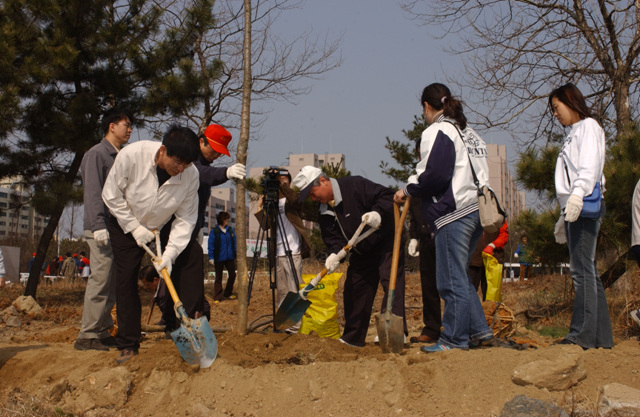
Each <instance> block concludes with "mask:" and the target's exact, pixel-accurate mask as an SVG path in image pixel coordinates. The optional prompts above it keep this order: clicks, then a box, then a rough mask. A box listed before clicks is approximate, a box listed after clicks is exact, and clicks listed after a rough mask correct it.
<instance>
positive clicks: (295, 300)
mask: <svg viewBox="0 0 640 417" xmlns="http://www.w3.org/2000/svg"><path fill="white" fill-rule="evenodd" d="M310 305H311V301H309V300H304V299H303V298H302V297H300V294H299V293H297V292H290V293H288V294H287V296H286V297H285V298H284V300H283V301H282V303H281V304H280V307H278V311H277V312H276V317H275V318H274V319H273V325H274V327H275V328H276V329H277V330H281V329H288V328H289V327H291V326H293V325H294V324H296V323H297V322H299V321H300V320H302V316H304V313H305V312H306V311H307V309H308V308H309V306H310Z"/></svg>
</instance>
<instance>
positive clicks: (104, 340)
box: [100, 336, 117, 348]
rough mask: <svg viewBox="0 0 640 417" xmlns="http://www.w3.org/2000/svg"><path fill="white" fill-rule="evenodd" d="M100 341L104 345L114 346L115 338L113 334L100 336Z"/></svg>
mask: <svg viewBox="0 0 640 417" xmlns="http://www.w3.org/2000/svg"><path fill="white" fill-rule="evenodd" d="M100 343H102V344H103V345H105V346H106V347H110V348H112V347H116V346H117V345H116V339H115V338H114V337H113V336H107V337H101V338H100Z"/></svg>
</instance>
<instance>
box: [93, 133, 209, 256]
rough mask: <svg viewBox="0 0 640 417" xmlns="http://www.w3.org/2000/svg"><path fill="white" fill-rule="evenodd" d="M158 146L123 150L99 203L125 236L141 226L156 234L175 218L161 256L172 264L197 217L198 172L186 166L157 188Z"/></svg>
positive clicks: (145, 142) (133, 146) (140, 144)
mask: <svg viewBox="0 0 640 417" xmlns="http://www.w3.org/2000/svg"><path fill="white" fill-rule="evenodd" d="M161 145H162V143H160V142H155V141H148V140H143V141H140V142H135V143H132V144H130V145H128V146H126V147H124V148H123V149H122V150H121V151H120V153H119V154H118V156H117V157H116V159H115V161H114V163H113V167H112V168H111V171H109V176H108V177H107V180H106V182H105V184H104V188H103V190H102V199H103V200H104V203H105V204H106V205H107V207H108V208H109V211H110V212H111V214H112V215H113V216H115V217H116V219H117V220H118V224H119V225H120V227H121V228H122V231H123V232H125V233H130V232H132V231H133V230H135V229H136V228H137V227H138V226H140V225H142V226H144V227H146V228H147V229H149V230H155V229H157V230H160V229H162V226H164V225H165V224H166V223H167V222H168V221H169V220H170V219H171V216H173V215H175V216H176V218H175V220H174V221H173V223H172V224H171V232H170V234H169V242H168V243H167V247H166V248H165V251H164V252H165V253H169V254H170V255H171V256H172V259H173V260H175V259H176V258H177V257H178V255H179V254H180V253H181V252H182V251H183V250H184V248H186V247H187V244H188V243H189V240H190V238H191V232H193V228H194V226H195V224H196V219H197V217H198V186H199V184H200V181H199V174H198V170H197V169H196V168H195V167H194V166H193V165H191V166H189V167H188V168H187V169H185V170H184V171H183V172H182V173H181V174H179V175H176V176H173V177H171V178H169V179H168V180H167V181H166V182H165V183H164V184H162V186H160V188H158V184H159V181H158V175H157V173H156V168H157V164H156V154H157V153H158V149H160V146H161Z"/></svg>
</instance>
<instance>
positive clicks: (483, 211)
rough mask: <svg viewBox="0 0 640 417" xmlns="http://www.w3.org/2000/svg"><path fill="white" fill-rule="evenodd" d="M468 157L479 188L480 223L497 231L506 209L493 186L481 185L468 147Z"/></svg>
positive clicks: (502, 221) (488, 228) (461, 137)
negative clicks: (503, 207)
mask: <svg viewBox="0 0 640 417" xmlns="http://www.w3.org/2000/svg"><path fill="white" fill-rule="evenodd" d="M447 123H450V124H452V125H453V127H455V128H456V130H457V131H458V134H459V135H460V139H461V140H462V146H464V148H465V149H467V146H466V145H465V143H464V136H462V132H461V131H460V129H459V128H458V126H456V125H455V123H451V122H449V121H447ZM467 158H469V165H470V166H471V173H472V174H473V182H474V183H475V185H476V187H477V188H478V213H479V215H480V224H481V225H482V229H484V230H485V231H486V232H487V233H495V232H497V231H499V230H500V228H501V227H502V225H503V224H504V218H505V217H506V216H507V214H506V213H505V211H504V210H503V209H502V207H501V206H500V202H499V201H498V198H497V197H496V193H494V192H493V190H492V189H491V188H489V187H488V186H486V185H483V186H482V187H481V186H480V182H479V181H478V177H477V176H476V170H475V169H474V168H473V162H471V156H470V155H469V150H468V149H467Z"/></svg>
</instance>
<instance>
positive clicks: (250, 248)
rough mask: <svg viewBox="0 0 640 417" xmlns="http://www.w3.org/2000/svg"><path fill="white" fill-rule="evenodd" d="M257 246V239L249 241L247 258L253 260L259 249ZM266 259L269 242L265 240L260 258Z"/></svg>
mask: <svg viewBox="0 0 640 417" xmlns="http://www.w3.org/2000/svg"><path fill="white" fill-rule="evenodd" d="M257 245H258V240H257V239H247V257H249V258H253V255H254V253H255V252H256V250H257V249H258V248H257ZM266 257H267V241H266V240H263V241H262V247H261V248H260V258H266Z"/></svg>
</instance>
